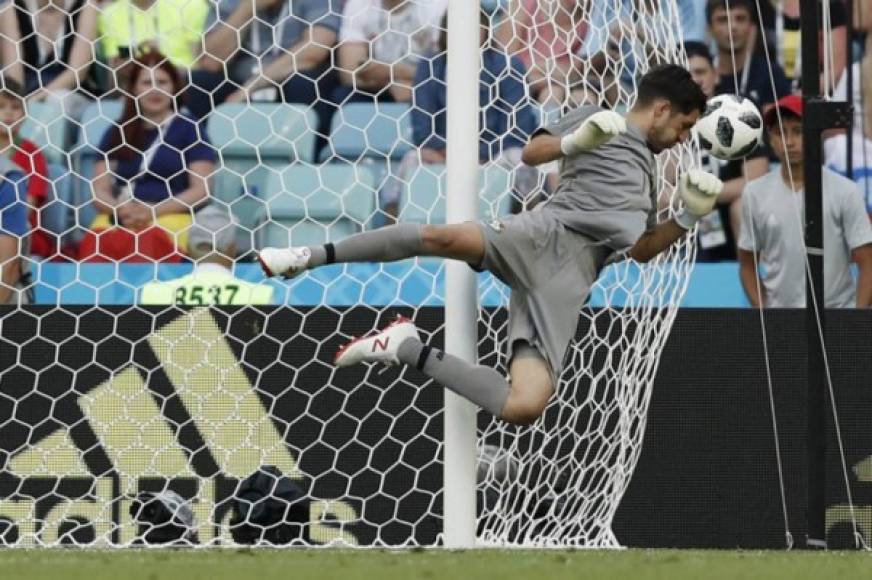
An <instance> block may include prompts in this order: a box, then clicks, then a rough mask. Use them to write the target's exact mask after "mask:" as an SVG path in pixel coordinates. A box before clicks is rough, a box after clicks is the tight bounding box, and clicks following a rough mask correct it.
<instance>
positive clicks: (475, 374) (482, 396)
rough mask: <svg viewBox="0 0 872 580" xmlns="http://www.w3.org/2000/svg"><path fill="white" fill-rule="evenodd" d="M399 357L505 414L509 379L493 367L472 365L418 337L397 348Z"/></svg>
mask: <svg viewBox="0 0 872 580" xmlns="http://www.w3.org/2000/svg"><path fill="white" fill-rule="evenodd" d="M397 358H399V359H400V362H402V363H405V364H407V365H409V366H412V367H415V368H417V369H418V370H419V371H421V372H422V373H424V374H425V375H427V376H428V377H430V378H432V379H434V380H435V381H436V382H438V383H439V384H441V385H442V386H443V387H445V388H447V389H450V390H452V391H454V392H455V393H457V394H458V395H460V396H461V397H464V398H466V399H468V400H470V401H472V402H473V403H475V404H476V405H478V406H479V407H481V408H482V409H484V410H485V411H487V412H488V413H490V414H491V415H494V416H496V417H501V416H502V412H503V407H505V405H506V401H507V400H508V398H509V391H510V387H509V382H508V381H507V380H506V378H505V377H503V376H502V375H500V374H499V373H498V372H497V371H495V370H494V369H492V368H488V367H485V366H482V365H473V364H470V363H468V362H466V361H465V360H462V359H460V358H458V357H456V356H454V355H450V354H448V353H446V352H445V351H441V350H438V349H435V348H433V347H431V346H428V345H426V344H424V343H422V342H421V341H420V340H418V339H416V338H407V339H406V340H404V341H403V343H402V344H401V345H400V348H399V349H398V350H397Z"/></svg>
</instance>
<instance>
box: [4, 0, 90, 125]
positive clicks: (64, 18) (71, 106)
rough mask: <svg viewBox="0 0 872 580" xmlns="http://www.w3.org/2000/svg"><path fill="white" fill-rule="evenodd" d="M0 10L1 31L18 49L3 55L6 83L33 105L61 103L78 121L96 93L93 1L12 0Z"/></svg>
mask: <svg viewBox="0 0 872 580" xmlns="http://www.w3.org/2000/svg"><path fill="white" fill-rule="evenodd" d="M7 6H8V7H9V9H7V10H2V11H0V19H3V21H4V22H3V24H2V29H3V30H5V31H7V34H11V35H12V37H14V38H16V39H17V40H16V43H17V45H18V47H17V48H18V50H17V52H15V53H11V54H4V59H3V68H4V70H5V71H6V75H7V78H10V79H14V80H15V81H17V82H18V83H19V84H20V85H21V86H22V87H23V88H24V94H26V95H27V96H28V99H30V100H32V101H44V100H47V99H56V100H59V101H60V102H61V103H62V104H63V106H64V112H65V114H66V115H67V116H69V117H72V118H78V117H79V115H80V114H81V112H82V110H83V109H84V107H85V106H86V105H87V103H88V97H89V96H91V97H92V96H94V95H95V94H98V93H99V92H100V89H99V84H98V82H97V78H96V68H95V67H93V66H91V65H92V63H93V62H94V60H95V57H94V54H95V43H96V38H97V15H98V12H97V6H96V4H95V3H94V1H93V0H13V1H12V2H9V4H8V5H7Z"/></svg>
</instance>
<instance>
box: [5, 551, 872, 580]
mask: <svg viewBox="0 0 872 580" xmlns="http://www.w3.org/2000/svg"><path fill="white" fill-rule="evenodd" d="M0 578H3V579H4V580H13V579H14V580H28V579H43V578H45V579H49V578H50V579H52V580H80V579H81V580H104V579H110V578H111V579H112V580H116V579H117V580H138V579H147V580H163V579H176V578H178V579H181V580H198V579H201V578H202V579H204V580H206V579H208V580H225V579H228V580H229V579H233V580H247V579H254V580H267V579H271V578H282V579H287V580H298V579H305V578H320V579H324V578H342V579H346V578H348V579H358V578H359V579H364V578H366V579H371V580H394V579H397V580H399V579H403V580H405V579H410V578H425V579H436V578H451V579H458V580H459V579H478V578H499V579H506V580H510V579H516V578H517V579H523V580H534V579H536V580H538V579H547V580H551V579H556V578H573V579H578V578H609V579H612V578H620V579H623V578H626V579H633V580H647V579H655V578H656V579H664V580H666V579H669V580H685V579H697V578H699V579H706V580H717V579H730V580H741V579H756V578H759V579H766V580H771V579H780V578H785V579H788V578H789V579H791V580H794V579H799V578H815V579H819V578H821V579H822V578H838V579H853V578H872V554H869V553H860V552H825V553H809V552H790V553H787V552H749V551H748V552H740V551H690V550H626V551H609V552H599V551H571V552H564V551H560V552H557V551H501V550H486V551H473V552H447V551H439V550H426V551H424V550H416V551H395V552H394V551H354V552H350V551H338V550H201V551H192V550H184V551H166V550H161V551H154V550H147V551H138V550H117V551H79V550H29V551H24V550H4V551H0Z"/></svg>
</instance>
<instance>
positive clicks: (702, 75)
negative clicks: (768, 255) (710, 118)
mask: <svg viewBox="0 0 872 580" xmlns="http://www.w3.org/2000/svg"><path fill="white" fill-rule="evenodd" d="M684 48H685V51H686V52H687V59H688V64H689V67H690V74H691V75H692V76H693V79H694V80H695V81H696V82H697V84H699V85H700V86H701V87H702V90H703V92H704V93H705V95H706V97H709V98H711V97H714V96H715V87H716V85H717V83H718V72H717V69H716V68H715V64H714V61H713V60H712V56H711V52H709V49H708V47H707V46H706V45H704V44H703V43H701V42H686V43H685V44H684ZM702 164H703V166H704V167H705V168H706V170H707V171H710V172H711V173H712V174H713V175H717V176H718V177H719V178H720V179H721V181H723V182H724V189H723V191H722V192H721V194H720V195H719V196H718V204H717V206H716V209H715V211H714V212H712V213H711V214H710V215H708V216H706V217H705V218H703V220H701V222H702V227H700V230H699V231H700V232H701V233H700V234H699V246H698V247H699V250H698V252H697V261H699V262H722V261H728V260H735V259H736V240H737V239H738V235H737V234H738V232H739V228H740V227H741V223H742V190H743V189H744V188H745V185H746V184H747V183H748V182H749V181H751V180H754V179H757V178H758V177H761V176H763V175H765V174H766V172H767V171H769V152H768V151H767V150H766V148H764V147H761V148H759V149H757V150H756V151H754V152H753V153H751V155H749V156H748V157H746V158H745V159H739V160H736V161H723V160H720V159H716V158H715V157H712V156H711V155H708V154H706V153H705V152H703V154H702Z"/></svg>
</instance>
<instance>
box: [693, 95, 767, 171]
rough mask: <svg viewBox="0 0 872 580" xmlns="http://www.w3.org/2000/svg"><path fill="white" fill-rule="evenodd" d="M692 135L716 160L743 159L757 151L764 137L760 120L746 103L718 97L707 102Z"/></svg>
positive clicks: (755, 111)
mask: <svg viewBox="0 0 872 580" xmlns="http://www.w3.org/2000/svg"><path fill="white" fill-rule="evenodd" d="M694 133H696V138H697V140H698V142H699V146H700V147H702V148H703V149H704V150H706V151H708V152H709V153H710V154H711V155H713V156H714V157H717V158H718V159H724V160H727V161H732V160H734V159H742V158H743V157H747V156H748V155H750V154H751V152H752V151H754V149H756V148H757V147H758V146H759V145H760V142H761V140H762V137H763V117H762V116H761V115H760V111H759V110H758V109H757V107H756V106H755V105H754V103H752V102H751V101H749V100H748V99H742V100H741V101H740V100H739V99H737V98H736V97H734V96H733V95H718V96H716V97H714V98H712V99H709V101H708V103H707V105H706V109H705V112H704V113H703V114H702V117H700V118H699V121H697V123H696V126H695V127H694Z"/></svg>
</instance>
